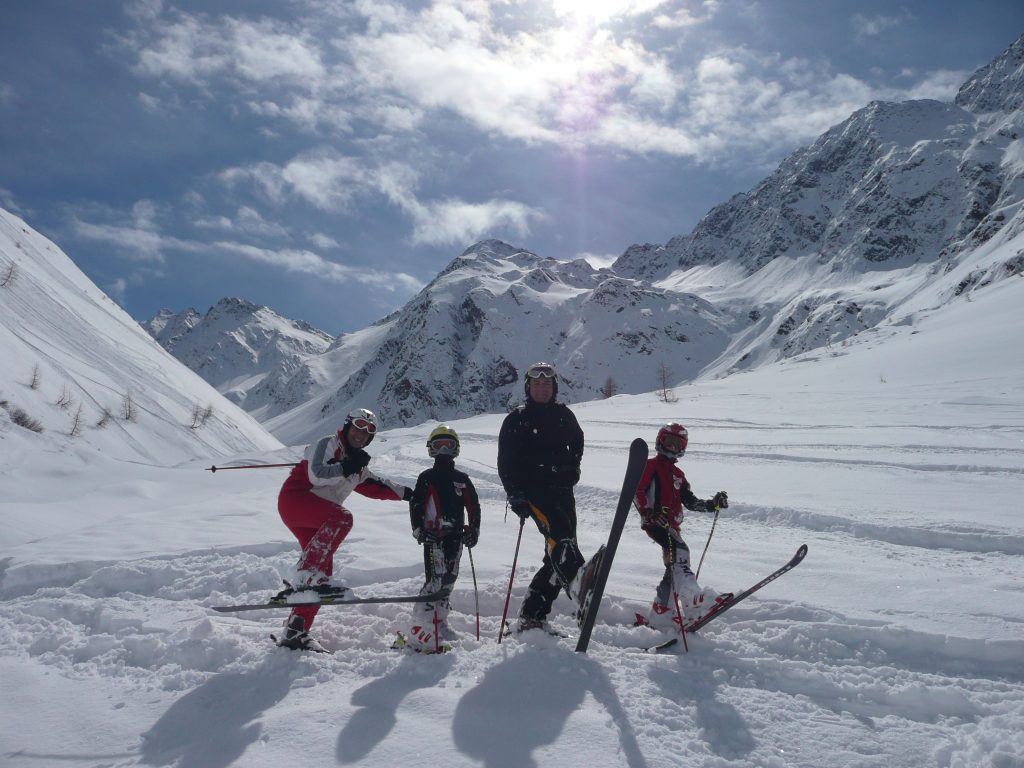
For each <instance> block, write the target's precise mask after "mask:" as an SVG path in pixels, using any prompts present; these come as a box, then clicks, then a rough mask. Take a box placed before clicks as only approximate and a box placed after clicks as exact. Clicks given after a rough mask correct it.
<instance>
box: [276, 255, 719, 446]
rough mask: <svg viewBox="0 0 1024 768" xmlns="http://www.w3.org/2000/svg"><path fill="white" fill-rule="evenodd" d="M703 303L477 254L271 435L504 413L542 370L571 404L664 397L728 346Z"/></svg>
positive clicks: (324, 373) (579, 265) (384, 326)
mask: <svg viewBox="0 0 1024 768" xmlns="http://www.w3.org/2000/svg"><path fill="white" fill-rule="evenodd" d="M721 325H722V324H721V320H720V318H719V316H718V313H717V312H716V311H715V309H714V308H713V307H712V306H711V305H710V304H708V303H707V302H706V301H703V300H702V299H700V298H698V297H696V296H693V295H689V294H684V293H679V292H677V291H673V290H669V289H665V288H653V287H651V286H649V285H645V284H643V283H641V282H640V281H636V280H629V279H623V278H621V277H619V276H617V275H615V274H614V273H612V272H610V271H609V270H606V269H603V270H596V269H594V268H593V267H591V266H590V265H589V264H588V263H587V262H586V261H583V260H576V261H570V262H562V261H557V260H555V259H550V258H542V257H540V256H537V255H536V254H533V253H530V252H528V251H525V250H522V249H518V248H515V247H513V246H510V245H508V244H506V243H502V242H500V241H497V240H487V241H484V242H480V243H477V244H476V245H474V246H472V247H471V248H469V249H467V250H466V251H465V252H464V253H462V254H461V255H460V256H459V257H458V258H456V259H455V260H454V261H452V262H451V264H449V265H448V267H447V268H446V269H445V270H444V271H443V272H442V273H441V274H440V275H438V276H437V277H436V278H435V279H434V280H433V281H432V282H431V283H430V284H429V285H427V286H426V287H425V288H424V289H423V290H422V291H421V292H420V293H419V294H418V295H417V296H416V297H414V298H413V299H412V300H411V301H410V302H409V303H408V304H406V305H405V306H404V307H402V309H401V310H399V311H398V312H396V313H394V314H392V315H391V316H390V317H387V318H385V319H384V320H382V321H381V322H380V323H378V324H376V325H374V326H372V327H371V328H368V329H366V330H364V331H360V332H358V333H354V334H348V335H346V336H342V337H340V338H339V339H338V341H337V342H336V344H335V345H334V347H333V348H332V349H331V350H330V351H328V352H327V353H326V354H324V355H322V356H321V357H320V358H318V359H316V360H314V361H311V362H310V367H311V369H314V370H318V371H319V372H318V373H310V374H309V375H307V376H306V378H307V379H309V378H313V379H320V380H322V381H328V382H334V386H331V387H329V388H327V389H325V390H324V391H323V392H322V393H321V394H320V395H318V396H316V397H314V398H312V399H311V400H309V401H308V402H307V403H305V404H303V405H301V406H299V407H298V408H295V409H293V410H291V411H289V412H287V413H283V414H281V415H280V416H278V417H276V418H273V419H270V420H268V421H267V422H266V425H267V426H268V428H269V429H270V430H271V431H272V432H274V434H276V435H278V436H279V437H280V438H281V439H283V440H284V441H286V442H299V441H303V440H306V439H309V438H311V437H312V436H313V435H315V434H317V433H319V432H321V431H323V430H324V429H327V428H329V425H331V424H333V423H335V422H336V421H338V420H339V418H341V417H343V415H344V414H345V413H346V412H347V411H348V410H349V409H350V408H352V407H353V406H355V405H358V404H365V405H368V406H369V407H371V408H374V410H376V411H378V412H379V414H380V415H381V416H382V418H383V419H384V421H385V423H386V424H388V425H399V424H412V423H417V422H421V421H424V420H426V419H446V418H452V417H455V416H468V415H472V414H476V413H481V412H487V411H490V412H493V411H503V410H505V409H506V408H507V407H508V405H509V404H510V403H512V402H516V401H518V400H519V399H520V398H521V396H522V386H523V385H522V378H521V377H522V371H523V370H524V368H525V366H526V365H528V364H529V363H531V362H533V361H535V360H542V359H543V360H548V361H550V362H553V363H554V364H555V365H556V366H557V367H558V369H559V372H560V384H559V386H560V390H559V396H560V397H561V398H562V399H564V400H568V401H579V400H591V399H594V398H597V397H600V396H601V391H600V390H601V388H602V387H603V386H605V385H606V384H607V383H608V382H609V381H611V383H612V385H613V386H614V388H615V389H616V391H620V392H644V391H650V390H652V389H655V388H657V387H658V386H659V382H660V380H659V371H660V370H661V369H662V367H665V368H666V369H669V375H670V376H671V377H672V379H673V380H684V379H691V378H693V377H694V376H696V375H697V373H698V372H699V371H700V370H701V369H702V368H703V367H705V366H707V365H708V364H709V363H711V362H712V361H713V360H715V359H716V358H717V357H718V356H719V355H720V354H721V351H722V350H723V349H724V348H725V345H726V344H727V343H728V340H729V337H728V335H727V334H726V333H725V332H724V330H723V329H722V327H721Z"/></svg>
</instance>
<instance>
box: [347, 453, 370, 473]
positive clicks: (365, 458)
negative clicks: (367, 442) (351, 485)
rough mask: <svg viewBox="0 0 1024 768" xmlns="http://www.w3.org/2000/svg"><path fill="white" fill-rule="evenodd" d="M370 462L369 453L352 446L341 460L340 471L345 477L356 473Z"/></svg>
mask: <svg viewBox="0 0 1024 768" xmlns="http://www.w3.org/2000/svg"><path fill="white" fill-rule="evenodd" d="M369 463H370V454H368V453H367V452H366V451H364V450H363V449H362V448H353V449H351V452H350V453H349V454H348V455H347V456H346V457H345V458H343V459H342V460H341V473H342V474H343V475H345V477H349V476H350V475H358V474H359V473H360V472H362V471H363V467H365V466H366V465H367V464H369Z"/></svg>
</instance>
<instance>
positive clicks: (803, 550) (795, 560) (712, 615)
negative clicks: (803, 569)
mask: <svg viewBox="0 0 1024 768" xmlns="http://www.w3.org/2000/svg"><path fill="white" fill-rule="evenodd" d="M805 557H807V545H806V544H801V545H800V548H799V549H798V550H797V551H796V554H795V555H793V557H792V558H790V560H789V562H788V563H786V564H785V565H784V566H782V567H781V568H779V569H778V570H775V571H772V572H771V573H769V574H768V575H767V576H765V577H764V578H763V579H761V580H760V581H759V582H757V584H755V585H754V586H752V587H748V588H747V589H745V590H743V591H742V592H740V593H739V594H736V595H734V596H733V598H732V600H729V601H728V602H725V603H722V604H721V605H719V606H718V607H717V608H716V609H715V610H713V611H711V612H709V613H707V614H705V615H704V616H701V617H700V618H699V619H695V620H694V621H691V622H690V623H689V624H687V625H686V629H685V631H687V632H696V631H697V630H698V629H701V628H702V627H705V626H707V624H708V623H710V622H712V621H714V620H715V619H717V618H718V617H719V616H721V615H722V614H723V613H725V612H726V611H728V610H729V609H730V608H732V607H733V606H734V605H736V604H737V603H739V602H741V601H743V600H746V599H747V598H748V597H750V596H751V595H752V594H754V593H755V592H757V590H759V589H761V587H763V586H765V585H767V584H770V583H771V582H773V581H775V580H776V579H777V578H779V576H781V575H782V574H784V573H787V572H789V571H791V570H793V569H794V568H796V567H797V566H798V565H800V563H801V561H803V559H804V558H805ZM678 642H679V638H678V637H673V638H670V639H669V640H666V641H665V642H663V643H659V644H658V645H654V646H650V647H648V648H644V650H645V651H647V653H659V652H661V651H664V650H665V649H666V648H671V647H672V646H673V645H675V644H676V643H678Z"/></svg>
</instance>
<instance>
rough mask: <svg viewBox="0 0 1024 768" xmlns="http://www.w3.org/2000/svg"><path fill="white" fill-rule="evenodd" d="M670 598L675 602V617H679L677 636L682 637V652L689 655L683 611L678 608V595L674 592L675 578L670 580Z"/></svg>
mask: <svg viewBox="0 0 1024 768" xmlns="http://www.w3.org/2000/svg"><path fill="white" fill-rule="evenodd" d="M672 597H673V598H675V601H676V616H678V617H679V634H681V635H682V636H683V651H684V652H685V653H689V652H690V645H689V643H687V642H686V621H685V619H684V618H683V611H682V609H681V608H680V607H679V593H678V592H676V580H675V578H673V579H672Z"/></svg>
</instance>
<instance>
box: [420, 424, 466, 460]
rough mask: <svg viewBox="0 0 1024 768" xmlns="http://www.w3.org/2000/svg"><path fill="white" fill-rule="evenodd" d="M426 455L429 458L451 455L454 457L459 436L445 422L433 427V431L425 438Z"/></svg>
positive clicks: (457, 448) (456, 454)
mask: <svg viewBox="0 0 1024 768" xmlns="http://www.w3.org/2000/svg"><path fill="white" fill-rule="evenodd" d="M427 455H429V456H430V457H431V458H437V457H438V456H451V457H452V458H455V457H456V456H458V455H459V436H458V434H457V433H456V432H455V430H454V429H452V428H451V427H449V426H448V425H447V424H441V425H440V426H438V427H434V431H433V432H431V433H430V437H428V438H427Z"/></svg>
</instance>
